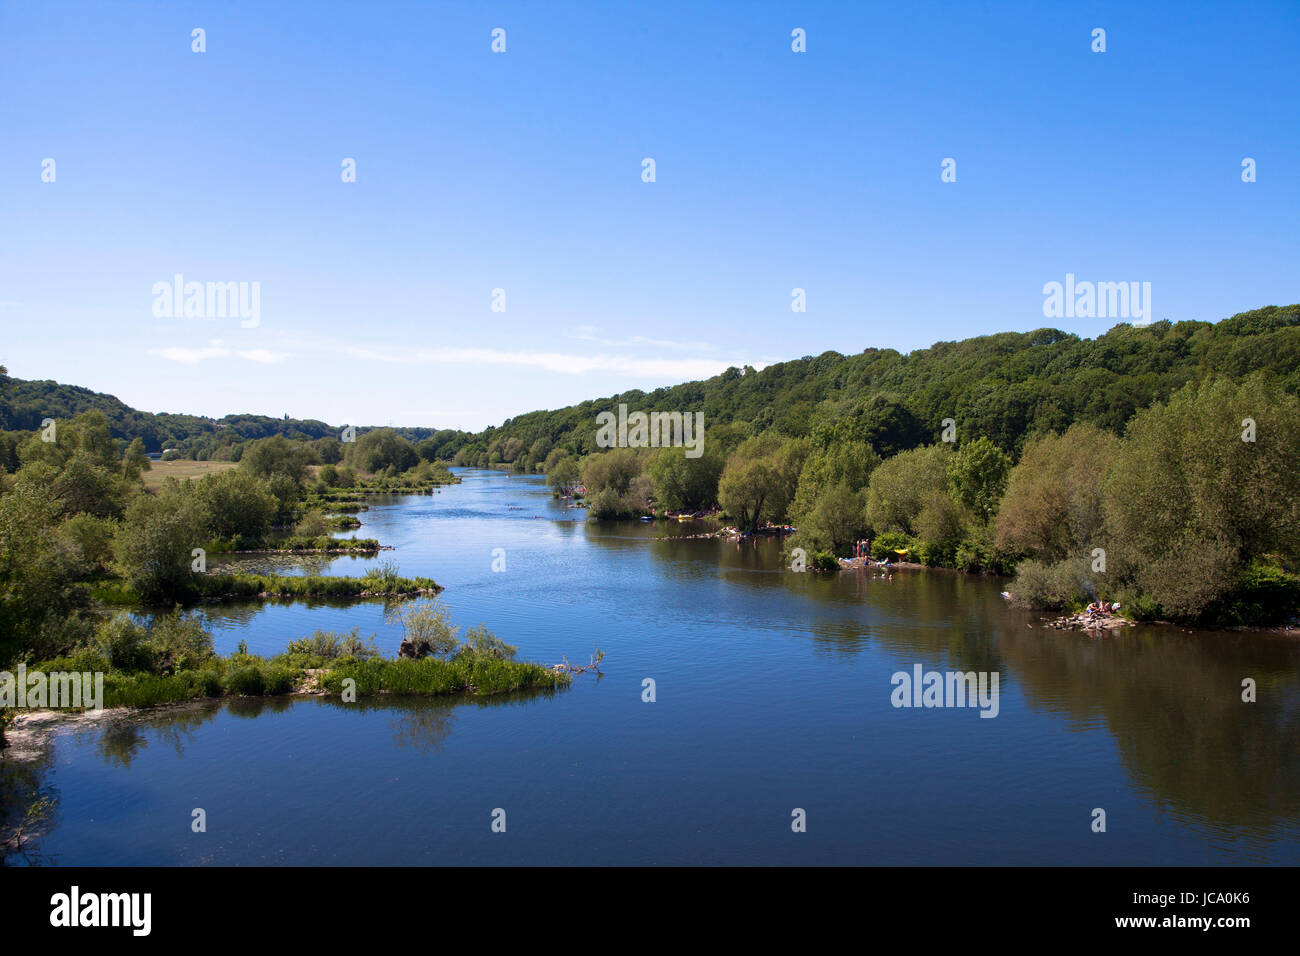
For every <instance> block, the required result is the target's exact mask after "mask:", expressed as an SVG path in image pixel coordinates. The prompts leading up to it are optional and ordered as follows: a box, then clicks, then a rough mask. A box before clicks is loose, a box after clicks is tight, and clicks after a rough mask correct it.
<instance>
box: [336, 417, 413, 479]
mask: <svg viewBox="0 0 1300 956" xmlns="http://www.w3.org/2000/svg"><path fill="white" fill-rule="evenodd" d="M343 460H344V461H345V462H347V463H348V464H349V465H351V466H352V467H353V468H356V469H358V470H360V471H365V472H370V473H371V474H374V473H375V472H378V471H382V470H384V469H385V468H392V469H393V470H394V471H395V472H397V473H398V474H400V473H401V472H404V471H408V470H410V469H411V468H414V467H415V466H416V464H418V463H419V461H420V456H419V455H418V454H417V453H416V451H415V448H414V447H412V445H411V443H410V442H409V441H407V440H406V439H405V438H403V437H402V436H401V435H399V434H398V433H397V432H396V431H394V430H393V429H391V428H376V429H374V430H372V431H368V432H366V433H365V434H364V435H362V436H361V437H360V438H358V439H357V440H356V441H355V442H352V443H350V444H349V445H348V447H347V450H346V451H345V452H344V453H343Z"/></svg>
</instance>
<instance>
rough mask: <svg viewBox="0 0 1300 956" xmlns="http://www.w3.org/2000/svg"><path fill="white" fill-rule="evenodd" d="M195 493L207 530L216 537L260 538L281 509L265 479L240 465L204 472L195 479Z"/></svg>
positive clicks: (219, 538) (251, 539)
mask: <svg viewBox="0 0 1300 956" xmlns="http://www.w3.org/2000/svg"><path fill="white" fill-rule="evenodd" d="M281 480H282V481H283V479H281ZM198 496H199V500H200V502H201V503H202V505H203V507H204V510H205V512H206V513H207V515H208V519H209V523H208V531H209V533H210V535H211V536H212V537H213V538H215V539H217V540H219V541H229V540H232V539H235V538H243V539H244V540H245V541H247V542H254V541H258V540H260V539H261V538H262V537H264V536H265V535H266V533H267V532H268V531H269V530H270V529H271V522H272V521H274V520H275V518H276V516H277V513H278V512H279V510H280V503H279V501H278V500H277V499H276V497H275V496H274V495H272V494H271V492H270V490H269V488H268V486H267V483H266V482H264V481H262V480H261V479H259V478H257V477H255V476H254V475H253V473H252V472H251V471H245V470H243V469H241V468H231V469H228V470H226V471H223V472H219V473H217V474H214V475H205V476H204V477H203V479H202V480H201V481H200V482H198Z"/></svg>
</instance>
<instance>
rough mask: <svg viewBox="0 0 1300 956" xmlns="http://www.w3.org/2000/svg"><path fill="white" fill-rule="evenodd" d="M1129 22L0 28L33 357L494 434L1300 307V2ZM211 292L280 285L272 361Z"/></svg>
mask: <svg viewBox="0 0 1300 956" xmlns="http://www.w3.org/2000/svg"><path fill="white" fill-rule="evenodd" d="M1130 6H1131V5H1130V4H1127V3H1124V4H1118V3H1117V4H1105V3H1087V4H1072V3H980V4H911V3H909V4H867V3H851V4H850V3H843V4H830V3H815V4H806V3H800V4H795V3H788V4H780V3H755V2H745V3H735V4H729V3H716V4H708V5H697V4H688V3H672V2H654V3H636V4H633V3H597V2H591V3H554V2H549V3H503V4H492V3H436V4H434V3H408V4H398V3H347V4H341V3H340V4H334V3H327V2H320V3H311V4H306V3H303V4H296V3H274V4H271V3H264V2H259V3H244V2H221V3H211V4H161V3H158V4H151V3H112V4H107V3H86V4H80V3H61V2H58V0H49V2H39V3H37V2H31V3H28V2H7V3H3V4H0V89H2V90H3V91H4V95H3V96H2V97H0V222H3V227H0V323H2V326H3V336H2V338H0V362H3V363H4V364H5V365H7V366H8V368H9V371H10V374H12V375H15V376H17V377H21V378H38V379H45V378H50V379H56V380H58V381H62V382H69V383H73V384H78V385H85V386H87V387H90V388H93V389H96V390H99V391H106V392H110V393H112V394H115V395H117V396H118V397H120V398H121V399H123V400H124V401H126V402H128V403H129V404H131V405H134V406H136V407H139V408H143V409H146V410H149V411H177V412H190V413H200V414H211V415H223V414H226V413H230V412H257V413H264V414H272V415H280V414H284V413H288V414H290V415H292V416H294V417H304V418H321V419H324V420H326V421H329V422H332V423H345V422H357V423H362V424H387V423H392V424H395V425H429V426H437V427H464V428H475V429H477V428H481V427H483V426H485V425H488V424H494V423H497V422H500V421H501V420H503V419H504V418H506V417H509V416H510V415H513V414H517V413H520V412H524V411H529V410H532V409H537V408H550V407H557V406H560V405H565V404H569V403H571V402H574V401H579V400H582V399H584V398H594V397H599V396H603V395H608V394H612V393H614V392H617V391H620V390H623V389H625V388H631V387H639V388H653V387H656V386H659V385H666V384H674V383H676V382H679V381H685V380H689V379H693V378H701V377H705V376H707V375H710V374H713V373H715V372H716V371H720V370H721V369H723V368H725V367H727V366H728V365H740V364H744V363H749V364H753V365H756V366H761V365H763V364H765V363H769V362H773V361H780V360H784V359H789V358H797V357H799V356H802V355H808V354H813V355H815V354H818V353H820V352H822V351H825V350H827V349H835V350H837V351H840V352H844V353H853V352H857V351H860V350H862V349H863V348H866V347H868V346H879V347H892V348H897V349H901V350H908V349H912V348H918V347H923V346H926V345H929V344H931V343H933V342H935V341H939V340H945V339H957V338H964V337H967V336H971V335H978V334H983V333H989V332H997V331H1004V330H1028V329H1033V328H1037V327H1040V326H1044V325H1056V326H1058V327H1061V328H1065V329H1067V330H1069V331H1073V332H1077V333H1079V334H1081V335H1086V336H1092V335H1096V334H1098V333H1100V332H1102V331H1105V329H1107V328H1109V327H1110V326H1111V325H1113V324H1114V323H1115V320H1114V319H1111V318H1095V319H1090V318H1081V319H1080V318H1069V319H1054V320H1049V319H1046V318H1044V315H1043V299H1044V296H1043V291H1042V290H1043V285H1044V284H1045V283H1047V282H1051V281H1063V280H1064V278H1065V275H1066V274H1067V273H1073V274H1075V275H1076V276H1077V277H1078V278H1079V279H1080V280H1092V281H1108V282H1111V281H1140V282H1150V283H1151V295H1152V301H1153V307H1154V308H1153V316H1154V318H1157V319H1160V318H1169V319H1173V320H1179V319H1207V320H1217V319H1220V318H1223V317H1225V316H1228V315H1231V314H1233V313H1234V312H1238V311H1242V310H1245V309H1250V308H1256V307H1259V306H1262V305H1269V304H1276V305H1282V304H1289V303H1291V302H1294V301H1296V300H1297V299H1300V294H1297V281H1296V280H1297V277H1298V276H1300V237H1298V236H1297V232H1296V229H1295V223H1296V212H1297V209H1300V177H1298V176H1297V175H1296V169H1297V164H1298V163H1300V149H1298V147H1300V80H1298V79H1297V77H1298V74H1297V73H1296V70H1295V62H1296V54H1297V51H1300V3H1296V2H1286V3H1282V2H1279V3H1257V4H1246V3H1238V4H1227V3H1225V4H1200V3H1181V2H1179V3H1175V2H1169V3H1151V4H1142V5H1141V9H1138V10H1134V9H1130ZM702 7H703V9H701V8H702ZM196 27H197V28H202V29H204V30H205V31H206V46H207V49H206V52H204V53H194V52H192V50H191V42H192V41H191V31H192V30H193V29H194V28H196ZM497 27H500V28H504V29H505V31H506V52H505V53H504V54H497V53H493V52H492V51H491V42H492V37H491V32H492V30H493V29H494V28H497ZM796 27H798V28H802V29H804V30H805V31H806V34H807V52H806V53H794V52H792V50H791V31H792V30H793V29H794V28H796ZM1098 27H1100V28H1102V29H1104V30H1105V31H1106V52H1105V53H1094V52H1093V51H1092V49H1091V45H1092V36H1091V34H1092V31H1093V29H1094V28H1098ZM646 157H650V158H653V159H654V160H655V163H656V177H657V178H656V181H655V182H653V183H645V182H643V181H642V177H641V172H642V160H643V158H646ZM949 157H951V158H953V159H955V160H956V164H957V166H956V171H957V180H956V182H951V183H945V182H942V181H941V179H940V173H941V162H942V161H943V160H944V159H945V158H949ZM1245 157H1250V158H1253V159H1254V160H1255V161H1256V164H1257V177H1258V178H1257V181H1256V182H1253V183H1243V182H1242V180H1241V163H1242V160H1243V158H1245ZM46 158H52V159H54V160H55V164H56V165H55V176H56V178H55V181H54V182H52V183H50V182H42V179H41V176H42V162H43V160H44V159H46ZM344 158H353V159H355V161H356V169H357V181H356V182H355V183H344V182H342V181H341V176H340V171H341V164H342V161H343V160H344ZM177 273H180V274H182V275H184V276H185V279H186V281H200V282H209V281H219V282H227V281H242V282H250V283H251V282H257V283H259V288H260V321H259V323H258V325H257V326H256V327H255V328H243V327H241V323H240V322H239V321H238V320H237V319H233V318H215V319H213V318H202V319H196V318H190V319H185V318H177V317H173V318H158V317H156V316H155V315H154V314H153V305H154V294H153V292H152V289H153V286H154V284H155V283H157V282H160V281H170V280H171V279H172V277H173V275H175V274H177ZM796 287H798V288H803V289H805V290H806V295H807V311H806V312H805V313H802V314H799V313H794V312H792V311H791V307H790V306H791V290H792V289H794V288H796ZM497 288H500V289H504V290H505V302H506V311H505V312H493V311H492V310H491V304H492V290H493V289H497Z"/></svg>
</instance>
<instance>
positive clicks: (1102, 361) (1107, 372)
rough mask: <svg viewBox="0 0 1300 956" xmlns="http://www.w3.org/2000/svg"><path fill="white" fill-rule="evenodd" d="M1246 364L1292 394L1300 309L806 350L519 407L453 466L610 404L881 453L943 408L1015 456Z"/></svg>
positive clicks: (1115, 424)
mask: <svg viewBox="0 0 1300 956" xmlns="http://www.w3.org/2000/svg"><path fill="white" fill-rule="evenodd" d="M1255 371H1265V372H1268V373H1271V374H1273V375H1275V376H1276V377H1277V378H1278V379H1280V380H1281V381H1282V382H1283V384H1284V387H1285V388H1286V389H1287V390H1288V391H1290V392H1292V393H1293V394H1294V393H1298V392H1300V305H1290V306H1282V307H1279V306H1268V307H1265V308H1262V309H1256V310H1254V311H1252V312H1242V313H1239V314H1237V315H1234V316H1233V317H1232V318H1229V319H1224V320H1223V321H1221V322H1218V323H1211V322H1178V323H1170V322H1154V323H1152V324H1150V325H1144V326H1134V325H1128V324H1122V325H1116V326H1115V327H1113V328H1112V329H1110V330H1109V331H1108V332H1106V333H1105V334H1104V335H1100V336H1098V337H1097V338H1095V339H1084V338H1080V337H1079V336H1077V335H1072V334H1069V333H1066V332H1062V331H1060V330H1059V329H1038V330H1036V331H1033V332H1025V333H1017V332H1003V333H998V334H995V335H984V336H979V337H978V338H970V339H963V340H962V341H959V342H939V343H936V344H935V345H932V346H930V347H929V348H927V349H919V350H917V351H914V352H909V353H907V354H902V353H900V352H896V351H894V350H893V349H875V348H868V349H866V350H865V351H863V352H862V353H860V354H857V355H849V356H845V355H841V354H840V353H838V352H825V353H823V354H821V355H818V356H816V357H814V356H804V357H803V358H801V359H798V360H795V361H791V362H782V363H780V364H777V365H769V366H768V367H766V368H764V369H763V370H762V371H755V370H753V369H751V368H746V369H737V368H731V369H728V370H727V371H725V372H723V373H722V374H721V375H717V376H714V377H713V378H711V379H708V380H706V381H702V382H687V383H685V384H683V385H676V386H673V387H672V388H661V389H657V390H655V391H653V392H649V393H646V392H641V391H629V392H623V393H622V394H619V395H612V396H610V397H608V398H603V399H596V400H592V401H587V402H583V403H581V404H579V405H571V406H568V407H567V408H561V409H556V410H553V411H536V412H529V413H527V414H524V415H518V416H516V417H514V418H511V419H510V420H508V421H506V422H505V423H503V424H502V425H501V426H499V427H496V428H489V429H486V430H485V431H484V432H482V433H480V434H479V435H478V436H477V437H476V439H475V440H474V441H473V442H471V443H469V444H467V445H466V446H464V447H463V448H462V449H461V450H460V453H459V455H458V458H457V461H459V462H462V463H465V464H478V465H482V464H488V463H497V462H501V461H505V462H509V461H511V460H512V458H511V457H510V456H511V453H512V452H513V453H515V454H517V455H528V453H529V450H530V449H533V448H535V447H537V448H538V449H539V450H540V449H542V448H545V447H547V446H548V445H549V446H551V447H565V448H568V449H569V450H570V451H573V452H578V453H585V452H590V451H593V450H595V447H594V446H595V421H596V414H597V413H598V412H601V411H606V410H612V409H614V408H615V407H616V406H617V405H618V404H619V403H626V404H627V405H628V407H629V411H632V410H640V411H647V412H648V411H668V412H671V411H680V412H685V411H702V412H703V413H704V421H705V425H706V427H713V426H714V425H720V424H724V425H725V424H727V423H732V422H745V423H747V424H748V426H749V428H750V430H752V431H755V432H757V431H761V430H764V429H767V428H772V429H775V430H776V431H778V432H781V433H784V434H787V435H791V436H799V435H808V434H811V433H813V432H814V431H815V430H816V429H818V428H820V427H823V426H830V425H835V424H837V423H846V424H847V426H848V427H850V428H851V429H853V430H855V432H856V433H857V434H860V435H862V436H863V437H865V438H866V439H867V440H869V441H871V442H872V444H873V445H874V446H875V447H876V449H877V451H881V452H882V453H885V454H889V453H892V452H894V451H897V450H900V449H902V448H909V447H915V446H916V445H919V444H926V443H930V442H934V441H936V440H938V436H939V432H940V428H941V426H940V423H941V421H942V420H943V419H944V418H948V417H951V418H953V419H955V420H956V421H957V422H958V428H959V430H960V432H959V433H960V436H961V438H962V439H963V440H964V439H966V438H976V437H980V436H987V437H988V438H989V439H990V440H992V441H993V442H995V443H996V444H998V445H999V446H1001V447H1002V448H1004V449H1006V450H1007V451H1008V452H1011V453H1018V452H1019V450H1020V448H1021V447H1022V446H1023V444H1024V442H1025V440H1026V438H1027V437H1028V436H1029V435H1031V434H1033V433H1034V432H1039V431H1047V430H1055V431H1061V430H1064V429H1065V428H1067V427H1069V425H1070V424H1072V423H1073V422H1076V421H1087V422H1092V423H1093V424H1096V425H1098V426H1100V427H1103V428H1107V429H1110V430H1112V431H1115V432H1120V431H1122V430H1123V428H1124V425H1125V423H1126V422H1127V421H1128V420H1129V418H1130V417H1131V416H1132V415H1133V413H1134V412H1135V411H1137V410H1138V409H1140V408H1144V407H1146V406H1147V405H1150V404H1152V403H1153V402H1156V401H1162V400H1164V399H1166V398H1167V397H1168V396H1169V395H1170V394H1171V393H1172V392H1173V391H1175V390H1176V389H1178V388H1180V387H1181V386H1183V385H1184V384H1186V383H1187V382H1189V381H1192V380H1195V379H1201V378H1203V377H1205V376H1207V375H1211V374H1216V373H1217V374H1223V375H1227V376H1230V377H1232V378H1241V377H1243V376H1245V375H1247V374H1249V373H1251V372H1255ZM538 442H540V443H541V444H540V445H538V444H537V443H538ZM533 458H534V459H535V458H536V455H535V454H534V455H533ZM527 464H528V465H532V464H535V461H528V462H527ZM525 470H527V469H525Z"/></svg>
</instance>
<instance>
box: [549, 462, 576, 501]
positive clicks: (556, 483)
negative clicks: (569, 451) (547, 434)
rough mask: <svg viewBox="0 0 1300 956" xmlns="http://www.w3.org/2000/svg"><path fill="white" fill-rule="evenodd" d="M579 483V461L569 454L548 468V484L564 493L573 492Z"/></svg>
mask: <svg viewBox="0 0 1300 956" xmlns="http://www.w3.org/2000/svg"><path fill="white" fill-rule="evenodd" d="M577 483H578V463H577V462H576V461H574V460H573V459H572V458H571V457H569V456H565V457H562V458H560V460H559V461H557V462H556V463H555V464H554V465H552V466H551V467H550V468H549V469H548V472H547V475H546V484H547V485H548V486H549V487H551V488H552V489H554V490H555V491H557V492H558V493H560V494H562V495H569V494H572V493H573V487H574V485H576V484H577Z"/></svg>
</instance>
